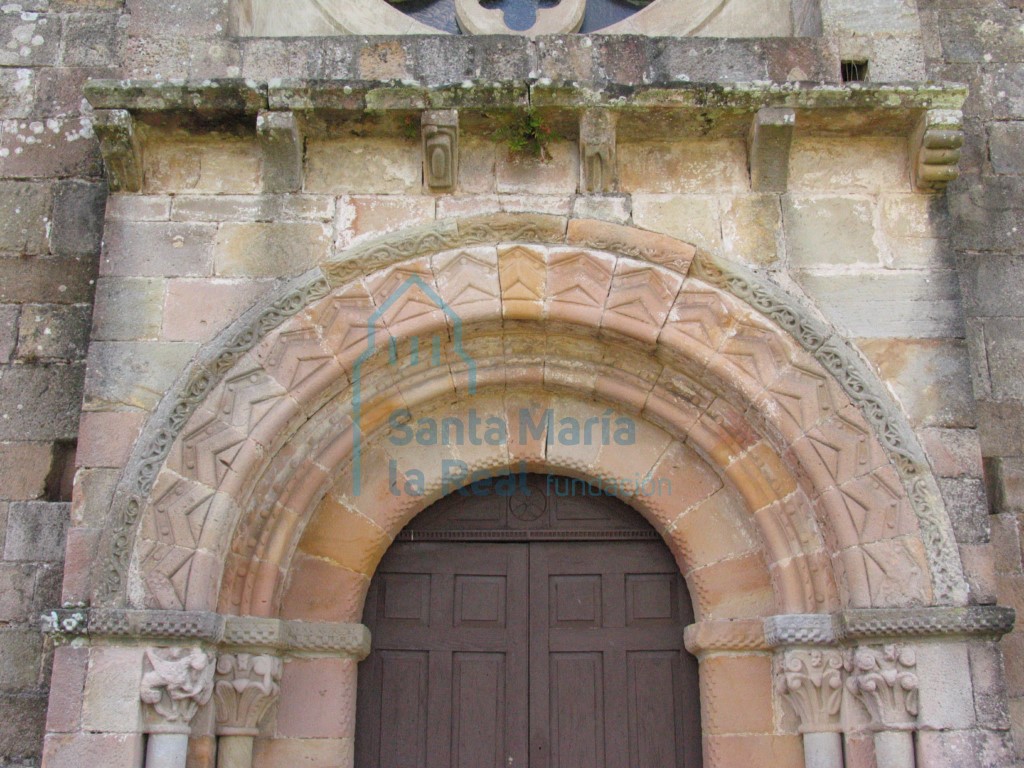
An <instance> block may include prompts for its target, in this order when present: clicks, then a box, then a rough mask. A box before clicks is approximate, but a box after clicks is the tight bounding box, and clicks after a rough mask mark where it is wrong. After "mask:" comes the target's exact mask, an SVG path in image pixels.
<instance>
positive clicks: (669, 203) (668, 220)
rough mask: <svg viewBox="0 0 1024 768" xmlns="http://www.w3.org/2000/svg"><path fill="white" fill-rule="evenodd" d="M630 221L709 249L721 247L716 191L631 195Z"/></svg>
mask: <svg viewBox="0 0 1024 768" xmlns="http://www.w3.org/2000/svg"><path fill="white" fill-rule="evenodd" d="M633 222H634V223H635V224H636V225H637V226H638V227H642V228H644V229H650V230H653V231H655V232H662V233H664V234H666V235H670V236H672V237H675V238H678V239H680V240H682V241H683V242H686V243H690V244H691V245H695V246H697V247H698V248H701V249H703V250H707V251H711V252H712V253H721V251H722V228H721V224H720V222H719V213H718V197H717V196H716V195H640V194H635V195H633Z"/></svg>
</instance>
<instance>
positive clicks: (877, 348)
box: [860, 339, 976, 427]
mask: <svg viewBox="0 0 1024 768" xmlns="http://www.w3.org/2000/svg"><path fill="white" fill-rule="evenodd" d="M860 348H861V349H862V350H863V351H864V354H865V355H867V357H868V359H869V360H870V361H871V362H872V363H874V364H875V366H876V367H877V368H878V371H879V373H880V374H881V375H882V378H883V379H885V381H886V382H887V383H888V384H889V385H890V386H891V387H892V388H893V390H894V391H895V392H896V395H897V396H898V397H899V399H900V401H901V402H902V403H903V407H904V408H905V409H906V411H907V414H908V415H909V416H910V420H911V423H913V424H915V425H920V426H926V427H972V426H974V424H975V418H976V417H975V409H974V393H973V392H972V390H971V379H970V369H969V360H968V353H967V347H966V345H965V344H964V343H963V342H961V341H954V340H939V339H935V340H911V339H865V340H864V341H862V342H861V343H860Z"/></svg>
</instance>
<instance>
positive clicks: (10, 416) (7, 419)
mask: <svg viewBox="0 0 1024 768" xmlns="http://www.w3.org/2000/svg"><path fill="white" fill-rule="evenodd" d="M82 368H83V366H82V365H80V364H71V365H66V364H51V365H39V366H14V367H12V368H8V369H7V370H5V371H3V375H2V377H0V404H2V405H0V440H23V439H25V438H26V437H28V436H31V437H32V438H33V439H36V440H47V439H49V440H71V439H74V437H75V435H76V434H77V432H78V408H79V403H80V398H81V392H82V378H83V370H82Z"/></svg>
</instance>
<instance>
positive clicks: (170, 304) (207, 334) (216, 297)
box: [161, 279, 272, 341]
mask: <svg viewBox="0 0 1024 768" xmlns="http://www.w3.org/2000/svg"><path fill="white" fill-rule="evenodd" d="M271 284H272V283H271V281H269V280H250V279H241V280H220V279H214V280H192V279H176V280H169V281H168V282H167V298H166V303H165V306H164V310H163V331H162V334H161V337H162V338H163V339H164V340H166V341H207V340H209V339H211V338H213V337H214V336H215V335H216V334H217V333H219V332H220V331H221V330H222V329H223V328H224V327H225V326H227V325H228V323H230V322H231V321H233V320H235V319H236V318H237V317H238V316H239V315H241V314H242V313H243V312H244V311H245V310H247V309H248V308H249V307H250V306H252V304H253V303H254V302H255V301H256V300H257V299H258V298H259V297H260V296H262V295H263V294H264V293H265V292H266V291H267V290H268V289H269V288H270V286H271Z"/></svg>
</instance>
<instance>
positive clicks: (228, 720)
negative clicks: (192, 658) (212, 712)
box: [213, 653, 282, 736]
mask: <svg viewBox="0 0 1024 768" xmlns="http://www.w3.org/2000/svg"><path fill="white" fill-rule="evenodd" d="M281 666H282V665H281V659H279V658H278V657H276V656H269V655H255V654H251V653H222V654H221V655H220V657H219V658H218V659H217V677H216V682H215V684H214V689H213V692H214V698H215V700H216V702H217V712H216V714H217V734H218V735H221V736H256V735H257V734H258V733H259V730H258V729H257V727H256V725H257V723H259V721H260V718H262V717H263V715H264V714H265V713H266V711H267V709H268V708H269V707H270V705H271V704H273V702H274V700H275V699H276V698H277V694H278V693H280V691H281V686H280V684H279V683H280V681H281Z"/></svg>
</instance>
